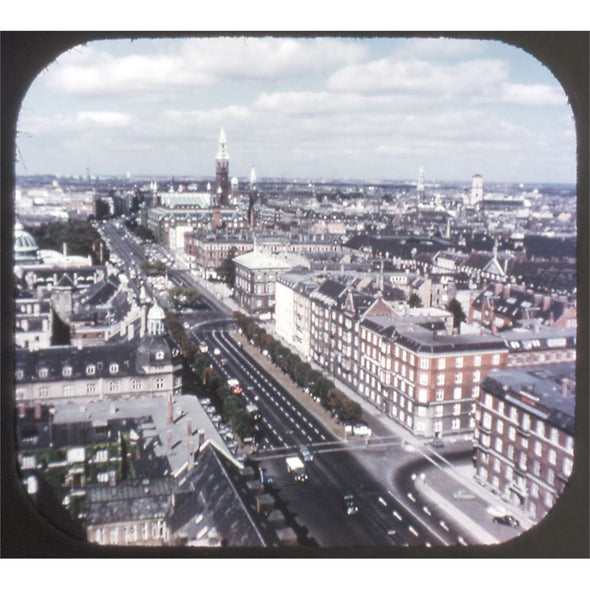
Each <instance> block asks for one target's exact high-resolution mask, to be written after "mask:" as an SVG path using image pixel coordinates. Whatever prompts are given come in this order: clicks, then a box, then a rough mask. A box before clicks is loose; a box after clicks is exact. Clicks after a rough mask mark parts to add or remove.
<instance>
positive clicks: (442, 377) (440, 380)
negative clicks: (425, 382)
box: [436, 373, 445, 385]
mask: <svg viewBox="0 0 590 590" xmlns="http://www.w3.org/2000/svg"><path fill="white" fill-rule="evenodd" d="M436 384H437V385H444V384H445V374H444V373H439V374H438V375H437V376H436Z"/></svg>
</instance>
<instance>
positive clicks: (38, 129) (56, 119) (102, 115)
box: [19, 111, 136, 134]
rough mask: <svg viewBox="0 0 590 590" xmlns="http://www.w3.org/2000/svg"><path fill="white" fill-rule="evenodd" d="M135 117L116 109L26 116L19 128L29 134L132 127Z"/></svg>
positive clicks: (20, 121)
mask: <svg viewBox="0 0 590 590" xmlns="http://www.w3.org/2000/svg"><path fill="white" fill-rule="evenodd" d="M135 120H136V119H135V117H134V116H133V115H130V114H128V113H120V112H115V111H79V112H77V113H73V114H71V115H57V116H51V117H50V116H39V115H35V116H24V117H22V118H21V119H20V120H19V130H20V131H22V132H24V133H27V134H42V133H53V132H60V133H61V132H67V131H76V132H83V131H89V130H93V129H108V130H109V131H111V130H113V129H122V128H125V127H130V126H131V125H133V123H134V122H135Z"/></svg>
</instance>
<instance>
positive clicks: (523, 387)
mask: <svg viewBox="0 0 590 590" xmlns="http://www.w3.org/2000/svg"><path fill="white" fill-rule="evenodd" d="M564 379H568V380H569V381H570V383H572V384H573V385H574V388H573V389H572V388H570V389H568V390H567V394H566V395H563V393H564V390H563V380H564ZM575 381H576V365H575V363H561V364H556V365H544V366H536V367H526V368H525V367H522V368H520V367H519V368H511V369H503V370H497V371H492V372H491V373H489V375H488V376H487V377H486V379H484V381H483V383H482V389H484V390H486V391H489V392H491V393H493V394H494V395H496V396H499V397H501V398H503V399H507V400H508V401H510V402H511V403H513V404H514V405H517V406H519V407H521V408H522V409H525V410H527V411H529V412H531V413H534V414H536V415H537V416H539V417H542V418H544V419H545V420H546V421H547V422H548V423H549V424H552V425H554V426H557V427H558V428H561V429H562V430H564V431H565V432H568V433H569V434H572V435H573V434H574V426H575V407H576V395H575ZM523 391H524V392H525V395H524V396H521V395H520V393H521V392H523Z"/></svg>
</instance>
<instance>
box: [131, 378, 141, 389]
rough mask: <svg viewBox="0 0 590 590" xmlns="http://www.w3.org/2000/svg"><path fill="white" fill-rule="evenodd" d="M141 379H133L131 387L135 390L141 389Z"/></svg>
mask: <svg viewBox="0 0 590 590" xmlns="http://www.w3.org/2000/svg"><path fill="white" fill-rule="evenodd" d="M141 385H142V383H141V379H133V380H132V381H131V389H133V391H139V390H140V389H141Z"/></svg>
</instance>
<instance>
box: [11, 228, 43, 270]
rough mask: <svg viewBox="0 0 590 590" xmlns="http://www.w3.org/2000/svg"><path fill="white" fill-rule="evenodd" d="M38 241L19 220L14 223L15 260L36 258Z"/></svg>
mask: <svg viewBox="0 0 590 590" xmlns="http://www.w3.org/2000/svg"><path fill="white" fill-rule="evenodd" d="M37 250H38V246H37V242H36V241H35V238H34V237H33V236H32V235H31V234H30V233H29V232H27V231H25V229H24V227H23V226H22V224H21V223H19V222H18V221H17V222H16V223H15V225H14V258H15V260H19V261H21V260H25V259H36V258H37Z"/></svg>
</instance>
